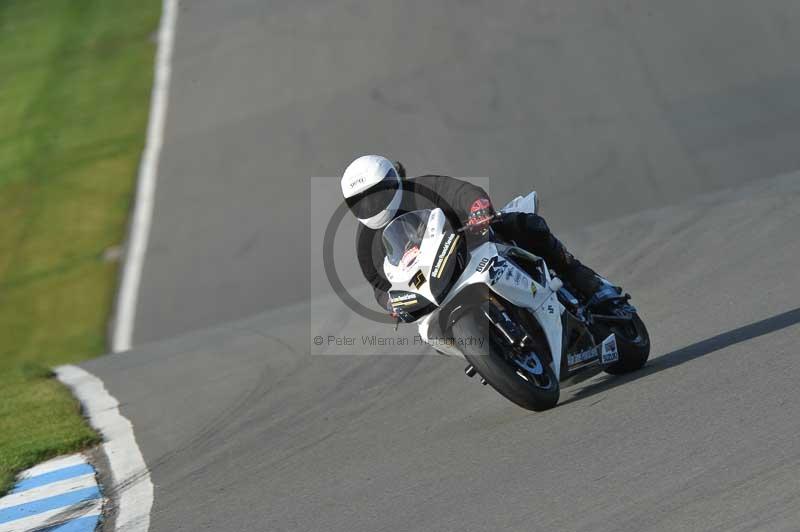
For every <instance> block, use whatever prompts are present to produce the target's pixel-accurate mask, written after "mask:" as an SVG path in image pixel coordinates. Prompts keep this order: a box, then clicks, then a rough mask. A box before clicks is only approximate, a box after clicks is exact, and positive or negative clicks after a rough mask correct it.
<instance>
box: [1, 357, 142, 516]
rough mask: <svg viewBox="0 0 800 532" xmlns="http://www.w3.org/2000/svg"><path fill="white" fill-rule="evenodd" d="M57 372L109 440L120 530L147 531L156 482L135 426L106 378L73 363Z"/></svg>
mask: <svg viewBox="0 0 800 532" xmlns="http://www.w3.org/2000/svg"><path fill="white" fill-rule="evenodd" d="M55 372H56V375H57V376H58V379H59V380H60V381H61V382H63V383H64V384H66V385H67V386H69V387H70V388H71V389H72V392H73V393H74V394H75V396H76V397H77V398H78V400H79V401H80V402H81V404H82V405H83V408H84V411H85V413H86V414H87V415H88V416H89V421H90V422H91V424H92V426H93V427H95V428H96V429H97V430H99V431H100V433H101V434H102V435H103V439H104V440H105V441H104V443H103V451H104V452H105V454H106V457H107V458H108V464H109V468H110V469H111V477H112V482H113V486H110V488H111V496H112V498H115V499H116V503H117V519H116V530H118V531H125V532H147V529H148V528H149V527H150V508H152V506H153V483H152V482H151V480H150V471H149V470H148V469H147V464H145V462H144V458H143V457H142V452H141V451H140V450H139V446H138V445H137V444H136V437H135V436H134V434H133V425H132V424H131V422H130V421H128V419H127V418H125V417H124V416H123V415H122V414H121V413H120V411H119V402H118V401H117V400H116V399H114V397H112V396H111V395H110V394H109V393H108V390H106V388H105V386H104V385H103V381H101V380H100V379H98V378H97V377H95V376H94V375H92V374H91V373H89V372H87V371H85V370H83V369H81V368H79V367H77V366H72V365H66V366H59V367H57V368H55ZM107 488H108V487H107ZM106 494H107V495H108V493H106ZM0 532H2V531H0Z"/></svg>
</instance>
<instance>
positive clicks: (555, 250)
mask: <svg viewBox="0 0 800 532" xmlns="http://www.w3.org/2000/svg"><path fill="white" fill-rule="evenodd" d="M495 228H496V229H497V230H498V231H499V233H500V235H501V236H502V237H503V238H506V239H508V240H514V241H515V242H516V243H517V245H519V246H521V247H523V248H525V249H527V250H528V251H530V252H531V253H535V254H536V255H538V256H540V257H542V258H543V259H544V260H545V261H547V264H548V266H550V267H551V268H552V269H553V270H555V271H556V273H557V274H558V275H559V277H561V278H562V279H563V280H564V281H566V282H567V283H568V284H569V285H570V286H571V287H572V288H573V289H575V290H576V291H577V292H578V294H577V295H580V296H582V297H583V298H584V300H585V301H588V300H589V299H590V298H591V297H592V296H593V295H594V294H595V293H597V292H598V291H599V290H600V289H601V288H602V287H603V286H604V284H603V281H602V280H601V279H600V278H599V277H598V275H597V274H596V273H595V272H594V270H592V269H591V268H589V267H588V266H586V265H584V264H582V263H581V262H580V261H579V260H578V259H576V258H575V256H573V255H572V253H570V252H569V251H567V248H566V246H564V244H562V243H561V241H560V240H558V239H557V238H556V237H555V235H553V233H552V232H551V231H550V228H549V227H548V225H547V222H545V220H544V218H542V217H541V216H539V215H537V214H530V213H509V214H506V215H504V216H503V218H502V220H501V221H500V222H499V223H498V224H496V225H495Z"/></svg>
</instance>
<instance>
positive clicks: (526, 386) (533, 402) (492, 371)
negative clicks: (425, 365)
mask: <svg viewBox="0 0 800 532" xmlns="http://www.w3.org/2000/svg"><path fill="white" fill-rule="evenodd" d="M483 319H484V318H482V317H481V316H477V317H476V316H475V313H472V312H469V313H467V314H466V315H464V316H462V317H461V318H460V319H459V320H458V322H456V323H455V324H454V325H453V334H454V336H455V337H456V338H459V337H461V338H468V337H470V336H471V335H474V331H481V330H486V324H485V323H478V322H476V320H483ZM541 340H542V341H541V342H535V344H536V345H537V346H541V347H538V348H537V349H538V350H540V351H543V352H541V353H531V354H529V355H528V356H527V357H526V359H525V361H524V362H523V361H520V360H517V358H516V357H513V356H512V355H510V354H509V353H508V350H507V348H505V347H504V346H503V345H502V343H501V342H500V341H499V340H498V338H496V337H495V336H494V335H491V334H490V335H489V338H488V348H486V347H485V348H483V349H481V348H479V347H478V346H475V345H471V344H470V345H465V346H464V347H463V348H462V349H463V351H464V356H465V358H466V359H467V361H468V362H469V363H470V364H472V365H473V366H474V367H475V369H476V370H477V372H478V374H479V375H480V376H481V377H483V378H484V379H486V382H487V383H488V384H489V385H490V386H491V387H492V388H494V389H495V390H497V392H498V393H499V394H500V395H502V396H503V397H505V398H506V399H508V400H509V401H511V402H512V403H515V404H516V405H518V406H521V407H522V408H525V409H527V410H533V411H535V412H541V411H543V410H548V409H550V408H553V407H554V406H556V404H558V399H559V395H560V387H559V384H558V379H557V378H556V376H555V373H554V371H553V368H552V364H551V363H550V356H549V350H547V352H544V351H545V349H546V348H545V347H543V346H546V345H547V343H546V341H544V339H543V338H542V339H541Z"/></svg>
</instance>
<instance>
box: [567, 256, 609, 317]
mask: <svg viewBox="0 0 800 532" xmlns="http://www.w3.org/2000/svg"><path fill="white" fill-rule="evenodd" d="M560 275H561V277H562V278H563V280H564V281H566V282H567V283H568V284H569V285H570V286H571V287H572V288H573V289H575V290H576V291H577V292H578V294H575V295H579V296H580V298H581V299H582V300H583V301H585V302H586V306H587V307H593V306H595V305H596V304H598V303H601V302H603V301H608V300H609V299H615V298H618V297H620V294H621V293H622V290H621V289H620V288H619V287H618V286H614V285H612V284H611V283H609V282H608V281H606V280H605V279H603V278H602V277H600V276H599V275H597V273H595V271H594V270H592V269H591V268H589V267H588V266H585V265H584V264H582V263H581V262H579V261H578V260H577V259H573V262H572V264H570V265H569V266H568V267H567V268H566V269H565V270H564V271H562V272H560Z"/></svg>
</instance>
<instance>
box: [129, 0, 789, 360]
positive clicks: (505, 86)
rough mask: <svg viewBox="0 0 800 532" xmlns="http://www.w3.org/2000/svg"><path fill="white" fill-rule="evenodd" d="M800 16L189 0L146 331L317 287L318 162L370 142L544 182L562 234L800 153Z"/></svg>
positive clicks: (781, 10)
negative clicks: (306, 285)
mask: <svg viewBox="0 0 800 532" xmlns="http://www.w3.org/2000/svg"><path fill="white" fill-rule="evenodd" d="M798 27H800V5H798V3H797V2H796V1H795V0H782V1H776V0H767V1H761V2H757V3H755V2H750V1H744V0H708V1H704V2H702V3H701V5H698V3H697V2H693V1H686V0H681V1H670V2H666V1H659V2H655V1H645V2H618V1H614V2H608V1H593V2H580V1H576V0H567V1H565V0H554V1H537V2H503V3H502V4H499V5H498V4H497V3H496V2H487V1H458V2H430V1H427V0H426V1H422V0H420V1H409V2H389V1H386V0H375V1H369V2H352V1H341V0H337V1H326V2H321V1H302V2H289V1H279V2H266V1H263V0H258V1H256V0H226V1H225V2H219V1H218V0H187V1H184V2H182V3H181V8H180V15H179V19H178V28H177V37H176V45H175V60H174V64H173V82H172V89H171V93H170V101H169V111H168V116H167V127H166V131H165V143H164V151H163V154H162V158H161V164H160V168H159V182H158V190H157V197H156V206H155V217H154V220H153V229H152V233H151V238H150V245H149V249H148V251H147V260H146V262H145V268H144V272H143V282H142V286H141V290H140V299H139V306H138V309H137V319H136V323H135V328H134V345H136V344H141V343H143V342H148V341H152V340H157V339H162V338H167V337H171V336H174V335H175V334H176V333H179V332H185V331H189V330H193V329H199V328H203V327H206V326H209V325H215V324H218V323H222V322H225V321H230V320H233V319H237V318H242V317H246V316H249V315H252V314H255V313H257V312H261V311H264V310H266V309H268V308H278V307H280V306H282V305H284V304H286V303H291V302H296V301H300V300H307V296H308V293H307V291H306V290H299V289H298V287H297V284H296V282H295V281H296V280H298V279H308V277H309V274H310V268H309V263H310V262H311V261H310V260H309V259H310V257H309V252H308V245H307V240H308V236H307V235H308V234H309V230H310V227H314V228H317V227H319V225H320V224H321V223H322V222H324V220H319V219H315V220H314V222H313V223H310V222H309V220H310V216H309V205H310V202H309V199H308V196H309V188H310V187H309V178H310V177H311V176H333V175H338V174H340V172H341V171H342V170H343V168H344V167H345V165H346V164H347V163H348V162H349V161H350V160H351V159H352V158H353V157H355V155H357V154H361V153H365V152H366V153H370V152H378V153H381V152H383V153H387V154H389V155H391V156H393V157H396V158H399V159H401V160H404V161H405V162H406V163H407V166H408V167H409V170H410V171H411V172H416V173H426V172H434V173H445V174H449V175H456V176H488V177H490V178H492V187H491V192H492V195H493V196H494V198H495V199H496V200H497V201H498V202H501V201H505V200H508V199H510V198H511V197H512V196H513V195H516V194H518V193H520V192H522V191H526V190H529V189H531V188H536V190H538V191H539V192H540V193H541V194H542V197H543V199H544V201H545V212H546V213H547V218H548V220H549V221H550V223H551V224H552V225H553V226H554V228H555V229H556V230H557V231H559V232H560V231H563V230H565V229H570V228H574V227H578V226H580V225H582V224H585V223H588V222H593V221H596V220H599V219H611V218H615V217H617V216H619V215H620V214H625V213H629V212H635V211H638V210H642V209H644V208H648V207H653V206H658V205H665V204H670V203H674V202H678V201H682V200H684V199H686V198H689V197H691V196H693V195H695V194H699V193H703V192H707V191H709V190H713V189H717V188H719V187H725V186H731V185H734V184H739V183H744V182H746V181H749V180H752V179H759V178H763V177H771V176H774V175H777V174H779V173H783V172H786V171H790V170H794V169H797V168H800V150H798V149H797V146H800V100H799V99H798V98H797V95H798V94H800V59H798V57H800V56H798V53H797V51H798V50H800V32H797V31H796V28H798ZM333 199H335V195H333V196H331V198H329V201H330V200H333ZM287 254H288V255H289V256H286V255H287Z"/></svg>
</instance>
